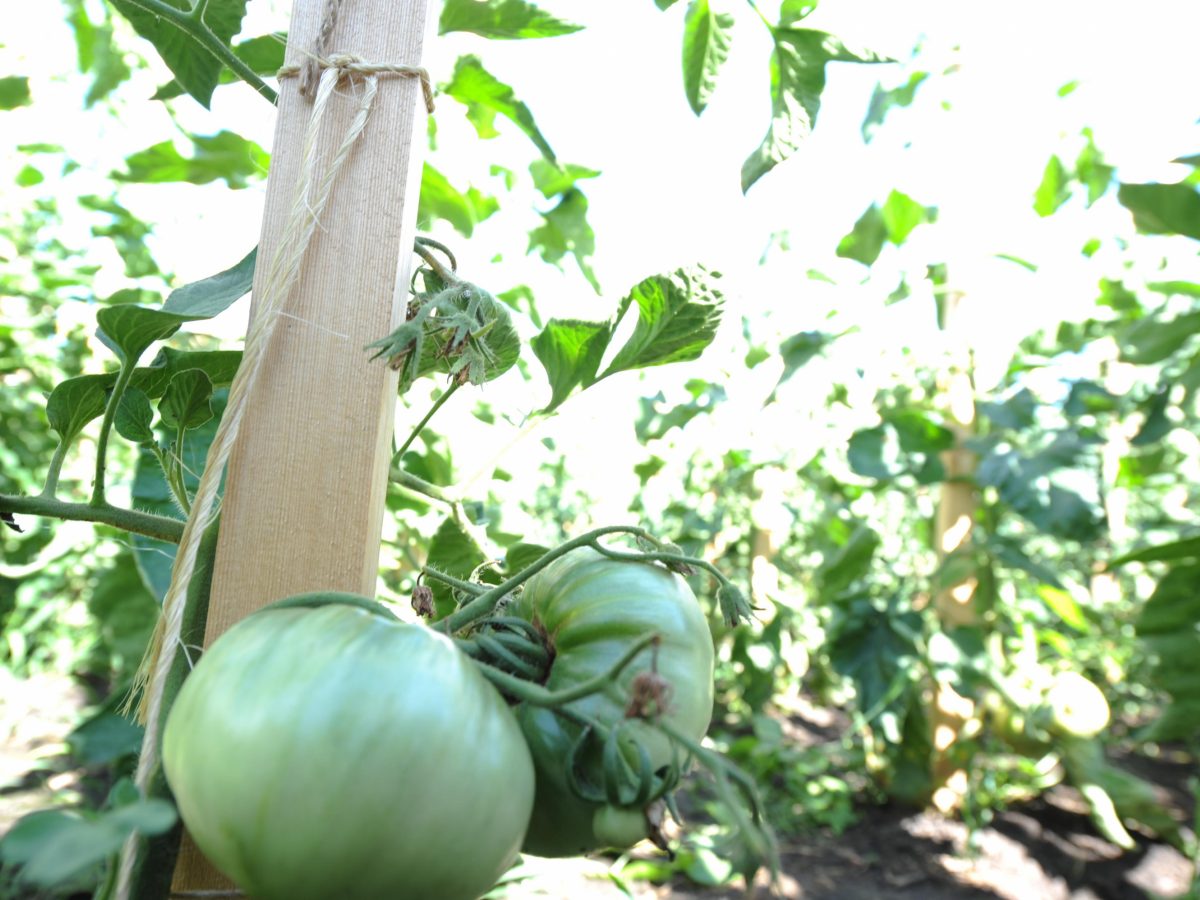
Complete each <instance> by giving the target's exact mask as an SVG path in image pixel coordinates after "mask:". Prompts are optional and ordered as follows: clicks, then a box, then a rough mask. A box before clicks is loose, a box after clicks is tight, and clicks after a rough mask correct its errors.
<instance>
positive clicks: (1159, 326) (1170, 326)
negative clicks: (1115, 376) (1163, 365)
mask: <svg viewBox="0 0 1200 900" xmlns="http://www.w3.org/2000/svg"><path fill="white" fill-rule="evenodd" d="M1198 331H1200V312H1191V313H1185V314H1184V315H1182V316H1177V317H1176V318H1174V319H1168V320H1166V321H1164V320H1162V319H1160V318H1158V317H1157V316H1146V317H1145V318H1143V319H1138V320H1137V321H1136V322H1134V323H1133V324H1132V325H1130V326H1129V327H1128V328H1126V329H1125V330H1124V331H1122V332H1120V333H1119V334H1118V335H1117V345H1118V346H1119V347H1120V351H1121V359H1122V360H1124V361H1125V362H1131V363H1135V364H1136V365H1139V366H1145V365H1151V364H1152V363H1159V362H1162V361H1164V360H1166V359H1168V358H1169V357H1170V356H1172V355H1173V354H1174V353H1175V352H1176V351H1177V350H1179V349H1180V348H1182V347H1183V346H1184V344H1186V343H1187V342H1188V341H1189V340H1190V339H1191V338H1192V336H1193V335H1195V334H1196V333H1197V332H1198Z"/></svg>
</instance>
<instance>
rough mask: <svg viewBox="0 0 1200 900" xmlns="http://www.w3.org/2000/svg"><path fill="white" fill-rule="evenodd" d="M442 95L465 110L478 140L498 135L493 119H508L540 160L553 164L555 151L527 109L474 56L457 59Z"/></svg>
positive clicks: (507, 87)
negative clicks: (523, 136) (537, 154)
mask: <svg viewBox="0 0 1200 900" xmlns="http://www.w3.org/2000/svg"><path fill="white" fill-rule="evenodd" d="M442 93H444V94H446V95H447V96H449V97H453V98H454V99H455V100H457V101H458V102H459V103H462V104H463V105H464V106H466V107H467V118H468V119H469V120H470V122H471V124H472V125H474V126H475V131H476V132H477V133H478V134H479V136H480V137H481V138H493V137H495V136H496V135H497V134H499V132H498V131H496V125H495V121H496V116H497V115H501V116H504V117H505V118H507V119H509V120H510V121H511V122H512V123H513V124H514V125H516V126H517V127H518V128H520V129H521V131H523V132H524V133H525V135H526V136H527V137H528V138H529V139H530V140H531V141H533V143H534V146H536V147H537V148H538V150H539V151H540V152H541V154H542V156H544V157H546V159H548V160H550V161H552V162H553V161H554V151H553V150H551V149H550V145H549V144H548V143H547V142H546V139H545V137H543V136H542V133H541V131H539V130H538V127H537V123H536V122H534V120H533V113H531V112H530V111H529V107H528V106H526V105H525V104H524V103H522V102H521V101H520V100H518V99H517V98H516V95H515V94H514V93H513V89H512V88H511V87H509V86H508V85H507V84H504V83H503V82H501V81H499V80H497V79H496V77H495V76H493V75H492V74H491V73H490V72H488V71H487V69H485V68H484V67H483V63H482V62H480V61H479V57H477V56H460V57H459V58H458V62H457V63H456V64H455V66H454V74H453V76H452V77H451V79H450V83H449V84H445V85H443V86H442Z"/></svg>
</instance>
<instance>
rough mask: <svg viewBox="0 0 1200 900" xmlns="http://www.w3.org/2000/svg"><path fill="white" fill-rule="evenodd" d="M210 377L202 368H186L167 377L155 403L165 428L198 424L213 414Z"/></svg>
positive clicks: (196, 426)
mask: <svg viewBox="0 0 1200 900" xmlns="http://www.w3.org/2000/svg"><path fill="white" fill-rule="evenodd" d="M212 394H213V385H212V381H211V380H209V377H208V375H207V374H205V372H204V371H203V370H202V369H187V370H185V371H183V372H180V373H179V374H178V375H176V376H174V377H173V378H172V379H171V382H170V384H168V385H167V389H166V391H164V392H163V396H162V400H161V401H159V404H158V412H159V414H160V415H161V416H162V422H163V424H164V425H165V426H167V427H168V428H173V429H185V428H198V427H199V426H201V425H203V424H204V423H205V422H207V421H208V420H209V419H211V418H212V417H213V411H212V403H211V401H212Z"/></svg>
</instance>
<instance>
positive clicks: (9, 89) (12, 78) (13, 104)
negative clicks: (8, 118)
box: [0, 75, 33, 110]
mask: <svg viewBox="0 0 1200 900" xmlns="http://www.w3.org/2000/svg"><path fill="white" fill-rule="evenodd" d="M32 102H33V95H32V94H31V93H30V92H29V79H28V78H27V77H25V76H24V75H8V76H5V77H3V78H0V110H7V109H16V108H17V107H19V106H28V105H29V104H30V103H32Z"/></svg>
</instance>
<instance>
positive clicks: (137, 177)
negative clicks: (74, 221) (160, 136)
mask: <svg viewBox="0 0 1200 900" xmlns="http://www.w3.org/2000/svg"><path fill="white" fill-rule="evenodd" d="M190 137H191V140H192V144H193V146H194V150H195V152H194V154H193V155H192V156H191V157H185V156H184V155H183V154H181V153H180V152H179V150H178V149H177V148H176V147H175V144H174V142H173V141H162V142H161V143H158V144H155V145H153V146H152V147H147V148H146V149H145V150H139V151H138V152H137V153H133V154H131V155H129V156H127V157H125V166H126V168H127V171H125V172H113V173H112V177H113V178H114V179H116V180H117V181H133V182H138V183H140V184H163V183H166V182H176V181H185V182H188V183H190V184H208V183H210V182H213V181H216V180H218V179H221V180H224V182H225V183H226V184H227V185H229V187H230V188H232V189H234V190H238V189H240V188H244V187H247V186H248V185H249V184H250V182H251V181H255V180H258V179H261V178H263V177H265V176H266V174H267V166H268V164H269V163H270V156H269V155H268V153H267V151H265V150H264V149H263V148H262V147H260V146H259V145H258V144H256V143H254V141H248V140H246V139H245V138H244V137H242V136H240V135H237V134H234V133H233V132H232V131H219V132H217V133H216V134H211V135H201V134H194V135H191V136H190Z"/></svg>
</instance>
